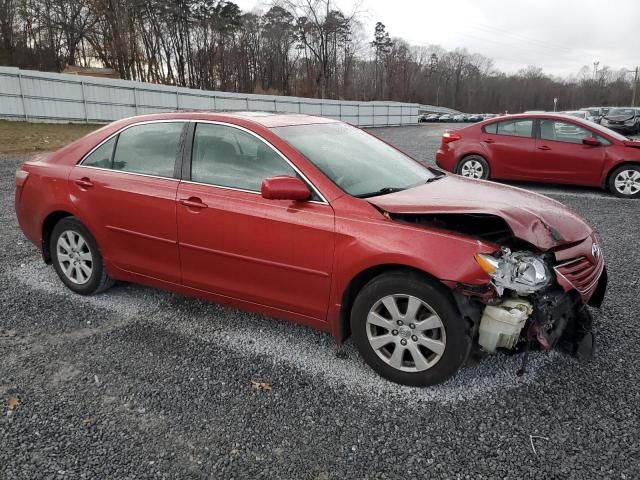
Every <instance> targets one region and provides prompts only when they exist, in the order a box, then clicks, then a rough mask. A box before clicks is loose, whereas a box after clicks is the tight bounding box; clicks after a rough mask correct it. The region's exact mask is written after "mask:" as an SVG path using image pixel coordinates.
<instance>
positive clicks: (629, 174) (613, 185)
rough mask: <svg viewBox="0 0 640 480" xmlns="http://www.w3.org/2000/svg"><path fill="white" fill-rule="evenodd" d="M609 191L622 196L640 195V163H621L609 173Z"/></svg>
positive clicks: (636, 196) (633, 196)
mask: <svg viewBox="0 0 640 480" xmlns="http://www.w3.org/2000/svg"><path fill="white" fill-rule="evenodd" d="M608 184H609V185H608V186H609V191H610V192H611V193H613V194H614V195H615V196H616V197H620V198H639V197H640V165H637V164H626V165H620V166H619V167H618V168H616V169H615V170H614V171H613V172H611V175H609V182H608Z"/></svg>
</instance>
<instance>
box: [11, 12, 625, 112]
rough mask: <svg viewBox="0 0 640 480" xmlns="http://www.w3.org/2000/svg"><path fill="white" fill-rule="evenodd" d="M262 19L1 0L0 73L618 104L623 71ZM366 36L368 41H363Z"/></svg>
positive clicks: (439, 98)
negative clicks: (86, 70) (94, 71)
mask: <svg viewBox="0 0 640 480" xmlns="http://www.w3.org/2000/svg"><path fill="white" fill-rule="evenodd" d="M265 8H266V11H265V12H263V13H256V12H243V11H242V10H241V9H240V8H239V7H238V5H236V4H235V3H233V2H231V1H226V0H0V65H11V66H18V67H20V68H25V69H35V70H44V71H62V70H63V69H64V68H65V67H66V66H69V65H76V66H103V67H108V68H113V69H115V70H116V71H117V72H118V73H119V75H120V77H121V78H124V79H130V80H139V81H144V82H154V83H162V84H169V85H179V86H185V87H190V88H199V89H206V90H223V91H232V92H252V93H267V94H280V95H298V96H306V97H319V98H334V99H345V100H393V101H402V102H418V103H424V104H432V105H442V106H447V107H451V108H455V109H458V110H462V111H466V112H503V111H510V112H519V111H524V110H530V109H544V110H549V109H551V108H552V107H553V98H554V97H556V98H558V99H559V103H558V104H559V107H560V108H561V109H570V108H577V107H582V106H592V105H594V106H597V105H624V104H628V103H629V102H630V100H631V82H630V78H629V77H628V75H626V73H625V72H622V71H619V72H616V71H613V70H611V69H610V68H608V67H603V68H600V69H599V70H597V71H594V72H592V71H591V70H590V69H589V68H587V67H584V68H583V69H582V70H581V71H580V72H579V73H578V74H577V75H574V76H571V77H570V78H556V77H552V76H549V75H546V74H545V73H544V72H543V71H542V70H541V69H540V68H537V67H533V66H529V67H526V68H523V69H522V70H520V71H518V72H517V73H512V74H507V73H504V72H500V71H498V70H497V69H496V68H495V67H494V65H493V62H492V60H491V59H490V58H487V57H485V56H483V55H480V54H477V53H470V52H469V51H467V50H466V49H455V50H452V51H448V50H445V49H443V48H442V47H439V46H435V45H434V46H428V47H423V46H412V45H409V44H408V43H407V42H406V41H404V40H403V39H401V38H395V37H392V36H391V34H390V33H389V32H388V31H387V29H386V27H385V25H384V24H383V23H381V22H378V23H377V24H376V26H375V29H374V32H371V34H370V35H369V32H363V29H362V26H361V25H362V23H361V14H360V13H359V12H357V11H356V12H350V13H347V12H345V11H343V10H341V9H340V8H338V7H337V5H336V4H335V0H277V1H276V2H275V3H273V4H270V6H269V7H268V8H267V7H265ZM368 36H370V38H367V37H368Z"/></svg>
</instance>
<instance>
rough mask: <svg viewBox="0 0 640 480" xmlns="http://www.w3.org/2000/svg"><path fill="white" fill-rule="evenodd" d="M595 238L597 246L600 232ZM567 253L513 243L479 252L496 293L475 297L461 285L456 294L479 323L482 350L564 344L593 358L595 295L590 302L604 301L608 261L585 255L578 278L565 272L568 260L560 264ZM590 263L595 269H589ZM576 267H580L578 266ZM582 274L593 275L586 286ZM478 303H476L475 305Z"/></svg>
mask: <svg viewBox="0 0 640 480" xmlns="http://www.w3.org/2000/svg"><path fill="white" fill-rule="evenodd" d="M585 242H586V241H585ZM589 242H593V243H592V244H593V245H597V243H596V242H595V237H590V239H589ZM581 243H584V242H581ZM593 250H595V249H593ZM562 255H563V254H562V253H561V254H560V255H558V253H557V252H556V253H554V252H546V253H543V254H535V253H533V252H531V251H511V250H510V249H509V248H507V247H503V248H501V249H500V250H499V251H498V252H496V253H494V254H492V255H488V254H478V255H476V261H477V263H478V265H479V266H480V267H481V268H482V269H483V270H484V271H485V272H486V273H487V275H489V277H491V282H490V286H491V287H492V289H493V294H492V295H486V294H485V295H484V297H479V296H475V297H474V296H473V295H472V294H470V292H469V291H468V289H465V288H464V286H463V285H460V286H459V288H458V289H457V292H456V294H455V296H456V300H457V301H458V304H459V306H460V307H461V310H462V311H463V312H465V313H466V315H465V316H467V317H468V318H469V319H470V320H472V321H473V323H474V325H475V328H476V332H475V333H476V335H477V345H478V347H479V348H480V349H481V350H482V351H484V352H490V353H491V352H495V351H496V350H498V349H508V350H524V351H526V352H528V351H529V349H532V348H533V349H539V350H543V351H548V350H551V349H552V348H558V349H561V350H563V351H565V352H568V353H570V354H572V355H576V356H578V357H579V358H581V359H588V358H591V356H592V355H593V351H594V337H593V332H592V318H591V314H590V313H589V310H588V309H587V307H586V303H587V302H588V301H589V300H591V299H593V300H594V301H593V302H589V303H592V304H597V305H596V306H599V303H600V302H601V301H602V297H603V296H604V289H605V288H606V272H605V271H604V261H603V259H602V258H601V255H600V257H599V258H593V259H592V261H589V260H587V259H586V258H584V257H579V258H580V266H581V267H582V268H583V271H581V272H580V274H579V275H578V276H577V277H573V278H572V280H573V283H572V282H571V281H569V280H567V278H566V277H565V276H563V275H562V274H561V273H559V272H560V271H562V267H563V265H564V264H562V263H561V264H558V262H557V257H558V256H560V257H562ZM572 262H573V261H572ZM586 264H588V265H590V266H591V268H585V265H586ZM575 272H578V270H577V269H574V270H572V273H575ZM576 278H578V279H584V278H591V280H592V282H591V283H590V284H589V288H588V289H587V290H584V289H583V290H582V291H581V290H580V289H579V286H578V285H576V283H577V282H576ZM596 294H597V295H596ZM596 297H597V298H596ZM473 304H475V305H476V307H475V308H470V306H471V305H473ZM526 358H527V357H526V356H525V360H524V361H525V363H526ZM523 368H524V367H523Z"/></svg>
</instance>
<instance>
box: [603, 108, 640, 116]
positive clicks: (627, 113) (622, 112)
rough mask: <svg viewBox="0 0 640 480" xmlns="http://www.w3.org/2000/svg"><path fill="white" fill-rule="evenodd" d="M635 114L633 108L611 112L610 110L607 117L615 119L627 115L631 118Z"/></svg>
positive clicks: (613, 109)
mask: <svg viewBox="0 0 640 480" xmlns="http://www.w3.org/2000/svg"><path fill="white" fill-rule="evenodd" d="M635 114H636V112H635V110H634V109H633V108H612V109H611V110H609V113H607V116H608V117H613V116H616V115H626V116H628V117H630V116H632V115H635Z"/></svg>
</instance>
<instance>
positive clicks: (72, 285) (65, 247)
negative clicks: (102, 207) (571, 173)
mask: <svg viewBox="0 0 640 480" xmlns="http://www.w3.org/2000/svg"><path fill="white" fill-rule="evenodd" d="M49 248H50V249H51V260H52V262H53V266H54V268H55V270H56V273H57V274H58V276H59V277H60V279H61V280H62V282H63V283H64V284H65V285H66V286H67V287H69V289H71V290H73V291H74V292H76V293H79V294H81V295H91V294H94V293H99V292H102V291H104V290H106V289H107V288H109V287H110V286H111V285H113V280H111V278H109V276H108V275H107V272H106V270H105V268H104V265H103V263H102V255H101V253H100V250H99V249H98V245H97V244H96V241H95V239H94V238H93V236H92V235H91V232H89V229H88V228H87V227H85V226H84V225H83V224H82V222H80V220H78V219H77V218H75V217H65V218H63V219H62V220H60V221H59V222H58V223H57V224H56V226H55V227H54V228H53V232H52V233H51V239H50V245H49Z"/></svg>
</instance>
